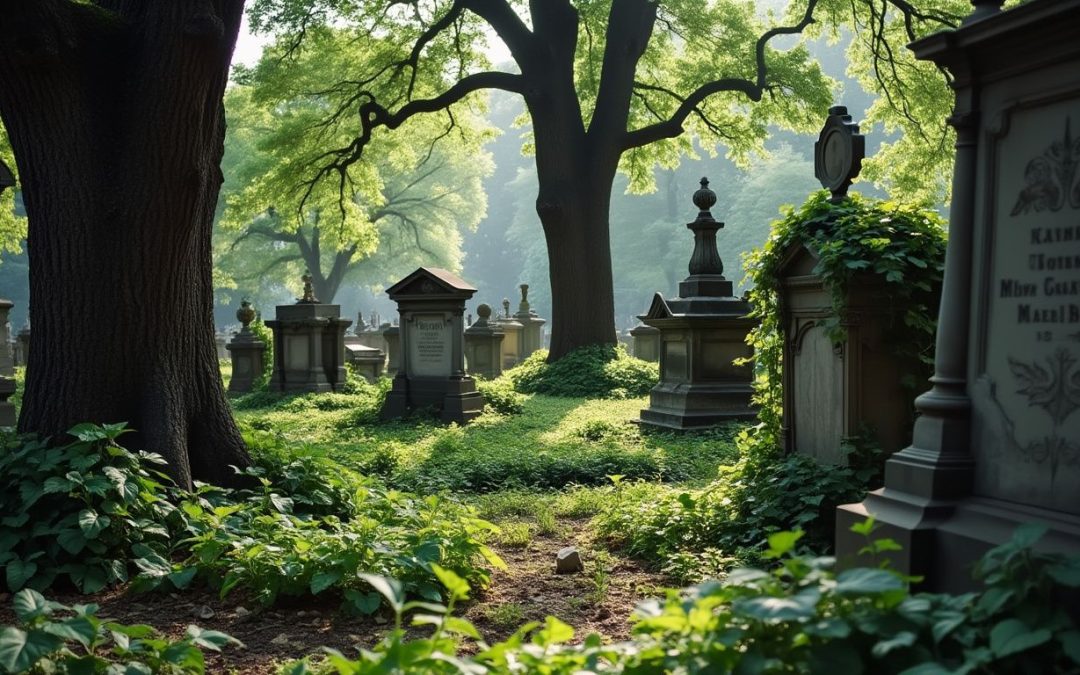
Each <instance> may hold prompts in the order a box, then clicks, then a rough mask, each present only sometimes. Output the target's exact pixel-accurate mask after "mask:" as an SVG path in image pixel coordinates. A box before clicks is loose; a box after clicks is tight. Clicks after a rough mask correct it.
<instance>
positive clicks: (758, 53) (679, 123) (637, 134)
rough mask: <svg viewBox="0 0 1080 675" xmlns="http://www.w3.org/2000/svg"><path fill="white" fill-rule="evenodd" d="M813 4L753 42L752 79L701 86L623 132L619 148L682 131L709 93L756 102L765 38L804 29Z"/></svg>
mask: <svg viewBox="0 0 1080 675" xmlns="http://www.w3.org/2000/svg"><path fill="white" fill-rule="evenodd" d="M817 3H818V0H808V2H807V3H806V11H805V12H804V13H803V17H802V20H800V21H799V23H797V24H795V25H794V26H776V27H775V28H771V29H769V30H767V31H765V32H764V33H762V34H761V36H760V37H759V38H758V40H757V43H756V44H755V45H754V57H755V62H756V64H757V72H756V74H755V77H754V80H753V81H750V80H748V79H743V78H724V79H720V80H713V81H712V82H707V83H705V84H703V85H701V86H700V87H698V88H697V89H696V90H695V91H693V92H691V93H690V94H689V95H688V96H686V97H685V98H683V99H682V103H681V104H680V105H679V107H678V108H677V109H676V110H675V112H674V113H673V114H672V115H671V117H670V118H668V119H667V120H665V121H663V122H657V123H656V124H651V125H649V126H646V127H642V128H640V129H636V130H634V131H629V132H627V133H626V135H625V136H624V137H623V143H622V149H623V150H624V151H625V150H629V149H631V148H639V147H641V146H644V145H648V144H649V143H654V142H656V141H659V140H661V139H664V138H675V137H676V136H678V135H679V134H681V133H682V132H683V123H684V122H685V121H686V118H687V117H689V116H690V114H691V113H693V112H694V111H695V110H697V107H698V106H699V105H700V104H701V103H702V102H703V101H704V100H705V99H707V98H708V97H709V96H712V95H713V94H718V93H720V92H725V91H732V92H740V93H742V94H744V95H745V96H746V97H747V98H749V99H750V100H751V101H754V102H757V101H760V100H761V96H762V94H763V93H764V91H765V87H766V85H767V83H768V65H767V64H766V62H765V54H766V48H767V47H768V45H769V41H770V40H772V39H773V38H774V37H777V36H779V35H795V34H798V33H801V32H802V31H803V30H805V29H806V27H807V26H809V25H810V24H811V23H813V22H814V9H815V8H816V7H817ZM634 86H635V88H638V89H647V88H650V87H652V88H653V89H656V87H655V86H654V85H645V84H643V83H640V82H639V83H635V85H634Z"/></svg>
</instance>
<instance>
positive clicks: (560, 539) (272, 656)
mask: <svg viewBox="0 0 1080 675" xmlns="http://www.w3.org/2000/svg"><path fill="white" fill-rule="evenodd" d="M586 525H587V524H586V522H584V521H567V520H564V521H562V522H560V527H561V533H560V535H556V536H539V535H538V536H536V537H534V538H533V539H532V540H531V541H530V542H529V544H528V545H527V546H525V547H523V548H509V547H505V546H504V547H500V546H494V547H493V548H495V549H496V550H497V552H498V553H499V555H500V556H502V558H503V559H504V560H505V561H506V564H507V566H508V567H509V569H508V570H507V571H501V570H495V571H494V573H493V575H492V583H491V586H490V587H489V588H487V589H485V590H483V591H474V593H473V599H472V600H471V601H470V602H469V603H468V604H466V605H465V606H463V607H462V608H460V610H459V611H457V612H456V613H458V614H459V615H462V616H464V617H465V618H467V619H469V620H470V621H472V622H473V623H474V624H475V625H476V626H477V628H478V629H479V631H480V633H481V634H482V635H483V636H484V637H485V638H486V640H487V641H488V642H496V641H499V640H502V639H505V638H506V637H508V636H509V635H511V634H512V633H513V632H514V631H515V630H516V629H517V627H518V625H520V624H521V623H524V622H526V621H543V619H544V617H546V616H548V615H554V616H557V617H558V618H559V619H561V620H562V621H564V622H566V623H568V624H570V625H571V626H573V627H574V631H575V641H580V640H583V639H584V638H585V636H587V635H588V634H590V633H599V634H600V635H602V636H604V638H606V639H608V640H613V641H614V640H621V639H625V638H627V637H628V636H629V634H630V626H631V623H630V616H631V614H632V612H633V610H634V607H635V606H636V605H637V604H638V603H639V602H640V601H641V600H643V599H644V598H646V597H650V596H655V595H658V594H659V593H660V590H659V589H660V588H661V587H662V586H663V579H662V578H661V577H660V576H659V575H657V574H655V573H651V572H648V571H647V570H645V569H644V568H643V567H642V566H641V564H640V563H638V562H636V561H633V560H630V559H627V558H623V557H620V556H618V555H616V554H605V553H603V552H597V551H596V550H594V549H593V543H592V541H591V539H590V535H589V533H588V529H587V527H586ZM564 546H577V547H578V549H579V550H580V551H581V554H582V558H583V560H584V564H585V570H584V571H583V572H580V573H577V574H570V575H556V574H555V555H556V552H557V551H558V550H559V549H560V548H562V547H564ZM605 570H606V573H605ZM47 597H49V598H50V599H54V600H57V601H59V602H62V603H64V604H75V603H84V604H85V603H89V602H94V603H97V604H98V605H100V606H101V609H100V611H99V612H98V615H99V616H101V617H103V618H107V619H109V620H115V621H118V622H121V623H124V624H136V623H138V624H149V625H151V626H154V627H155V628H156V629H158V630H159V631H161V632H162V633H164V634H165V635H168V636H171V637H179V636H181V635H183V633H184V631H185V630H186V628H187V626H188V625H189V624H197V625H199V626H201V627H202V628H207V629H214V630H219V631H223V632H225V633H228V634H229V635H232V636H233V637H235V638H237V639H238V640H240V641H241V642H242V643H244V647H243V648H239V647H230V648H227V649H226V650H225V651H224V652H223V653H221V654H214V653H213V652H207V672H210V673H236V674H239V675H248V674H255V673H274V672H276V671H277V669H278V667H279V666H280V665H282V664H283V663H287V662H289V661H291V660H294V659H298V658H301V657H304V656H306V655H309V654H318V653H320V651H321V648H322V647H330V648H333V649H337V650H338V651H340V652H342V653H343V654H345V655H346V656H354V655H355V654H356V653H357V649H359V648H370V647H373V646H374V645H376V644H377V643H378V642H379V641H380V640H381V639H382V638H383V637H384V636H385V635H386V633H387V631H388V630H389V629H390V628H391V627H392V626H393V617H392V616H390V615H388V614H387V613H386V612H385V610H383V611H381V612H380V613H379V614H376V615H375V616H372V617H354V616H348V615H345V614H343V613H341V612H339V611H338V607H339V602H340V599H339V598H337V597H334V596H333V595H332V594H326V595H323V596H318V597H306V598H302V599H293V598H282V599H280V600H279V601H278V603H277V604H275V605H274V606H272V607H269V608H260V607H258V606H257V605H256V604H255V603H253V602H251V601H249V600H247V599H245V598H243V597H242V596H239V595H230V596H228V597H227V598H225V600H221V599H219V598H218V597H217V594H215V593H210V592H207V591H205V590H191V591H188V592H184V593H182V594H177V593H172V594H127V593H125V589H123V588H118V589H111V590H108V591H105V592H102V593H99V594H96V595H93V596H84V595H77V594H65V593H48V594H47ZM10 605H11V603H10V598H9V597H6V596H5V595H4V594H0V625H2V624H12V623H14V621H15V618H14V616H13V614H12V612H11V606H10ZM411 630H415V631H416V635H418V636H419V635H421V634H422V631H421V629H411ZM464 651H476V645H475V644H467V645H465V646H464Z"/></svg>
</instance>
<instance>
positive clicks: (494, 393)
mask: <svg viewBox="0 0 1080 675" xmlns="http://www.w3.org/2000/svg"><path fill="white" fill-rule="evenodd" d="M476 389H477V390H478V391H479V392H480V393H481V394H483V395H484V401H485V402H487V405H488V406H489V407H490V408H491V409H492V410H494V411H495V412H497V413H500V414H503V415H516V414H518V413H520V412H521V411H523V410H524V409H525V401H526V400H528V397H527V396H525V395H524V394H519V393H518V392H517V391H515V390H514V382H513V381H512V380H510V378H508V377H497V378H495V379H494V380H485V379H483V378H479V377H478V378H476Z"/></svg>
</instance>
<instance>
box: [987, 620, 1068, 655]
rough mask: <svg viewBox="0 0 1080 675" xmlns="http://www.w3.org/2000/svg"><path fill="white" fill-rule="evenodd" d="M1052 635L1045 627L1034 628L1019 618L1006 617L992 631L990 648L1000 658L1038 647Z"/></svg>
mask: <svg viewBox="0 0 1080 675" xmlns="http://www.w3.org/2000/svg"><path fill="white" fill-rule="evenodd" d="M1052 637H1053V635H1051V633H1050V631H1048V630H1047V629H1045V628H1038V629H1036V630H1032V629H1031V628H1029V627H1028V625H1027V624H1026V623H1024V622H1023V621H1021V620H1019V619H1005V620H1004V621H1001V622H999V623H998V624H997V625H996V626H994V628H993V630H991V631H990V649H991V651H993V652H994V656H996V657H997V658H999V659H1000V658H1004V657H1006V656H1011V655H1012V654H1016V653H1018V652H1022V651H1025V650H1028V649H1031V648H1033V647H1038V646H1039V645H1041V644H1044V643H1046V642H1048V641H1049V640H1050V639H1051V638H1052Z"/></svg>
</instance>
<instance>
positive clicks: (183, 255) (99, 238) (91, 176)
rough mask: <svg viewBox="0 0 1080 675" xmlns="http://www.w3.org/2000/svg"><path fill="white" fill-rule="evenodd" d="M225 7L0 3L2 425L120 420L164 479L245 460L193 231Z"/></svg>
mask: <svg viewBox="0 0 1080 675" xmlns="http://www.w3.org/2000/svg"><path fill="white" fill-rule="evenodd" d="M243 4H244V3H243V0H185V2H143V1H142V0H96V2H94V3H93V4H81V3H75V2H72V1H71V0H8V1H7V2H3V3H2V8H0V13H2V14H3V16H4V23H3V25H2V26H0V118H2V119H3V122H4V124H5V126H6V128H7V130H8V133H9V135H10V137H11V142H12V145H13V148H14V151H15V158H16V162H17V164H18V168H19V178H20V181H21V184H22V185H21V188H22V190H23V197H24V199H25V203H26V210H27V215H28V218H29V235H28V238H27V242H28V250H29V261H30V307H31V311H32V316H33V333H32V336H33V337H32V339H33V346H32V349H31V350H30V360H29V363H28V366H27V378H26V393H25V395H24V398H23V406H22V412H21V414H20V417H19V429H20V431H26V432H37V433H39V434H42V435H55V436H60V435H62V434H63V432H64V431H65V430H66V429H68V428H70V427H71V426H72V425H74V424H76V423H79V422H87V421H90V422H98V423H105V422H119V421H126V422H128V423H129V424H130V426H131V427H132V428H134V429H135V430H136V433H135V434H131V435H129V436H125V437H123V438H124V439H126V440H125V442H126V443H127V444H129V445H130V446H132V447H138V448H145V449H147V450H152V451H155V452H158V453H160V454H162V455H163V456H164V457H165V458H166V459H167V460H168V462H169V467H170V472H171V473H172V475H173V477H174V478H175V479H176V480H177V481H178V482H179V483H180V484H181V485H185V486H190V485H191V481H192V480H193V479H195V480H203V481H208V482H213V483H218V484H228V483H230V482H233V481H234V479H235V478H234V476H235V474H234V472H233V470H232V469H231V468H230V465H236V466H246V465H248V464H249V463H250V459H249V457H248V454H247V451H246V449H245V447H244V443H243V440H242V438H241V436H240V433H239V431H238V429H237V427H236V425H235V422H234V420H233V418H232V415H231V412H230V410H229V406H228V403H227V401H226V398H225V391H224V388H223V386H222V383H221V377H220V373H219V371H218V365H217V357H216V352H215V347H214V326H213V292H212V286H211V265H212V263H211V248H210V247H211V225H212V219H213V213H214V206H215V203H216V201H217V195H218V190H219V188H220V186H221V182H222V176H221V171H220V168H219V167H220V161H221V156H222V152H223V142H224V131H225V118H224V109H223V106H222V95H223V92H224V89H225V84H226V81H227V78H228V69H229V63H230V60H231V57H232V50H233V47H234V45H235V41H236V36H237V32H238V30H239V26H240V18H241V14H242V12H243Z"/></svg>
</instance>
